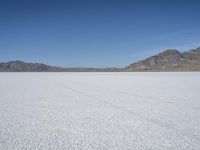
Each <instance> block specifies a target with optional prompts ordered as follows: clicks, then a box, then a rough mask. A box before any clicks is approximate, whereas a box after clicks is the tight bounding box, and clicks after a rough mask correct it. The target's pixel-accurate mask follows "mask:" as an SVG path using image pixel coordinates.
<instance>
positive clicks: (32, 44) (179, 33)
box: [0, 0, 200, 67]
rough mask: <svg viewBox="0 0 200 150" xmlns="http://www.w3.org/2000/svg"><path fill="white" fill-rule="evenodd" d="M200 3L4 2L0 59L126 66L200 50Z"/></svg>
mask: <svg viewBox="0 0 200 150" xmlns="http://www.w3.org/2000/svg"><path fill="white" fill-rule="evenodd" d="M199 7H200V1H198V0H196V1H195V0H187V1H184V0H151V1H150V0H137V1H135V0H0V61H1V62H2V61H8V60H24V61H28V62H42V63H46V64H50V65H55V66H63V67H80V66H85V67H112V66H114V67H123V66H127V65H128V64H130V63H132V62H135V61H137V60H140V59H143V58H146V57H147V56H150V55H154V54H156V53H158V52H160V51H162V50H165V49H169V48H177V49H179V50H181V51H185V50H187V49H191V48H196V47H200V10H199Z"/></svg>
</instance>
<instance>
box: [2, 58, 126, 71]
mask: <svg viewBox="0 0 200 150" xmlns="http://www.w3.org/2000/svg"><path fill="white" fill-rule="evenodd" d="M122 70H123V69H121V68H84V67H80V68H62V67H54V66H49V65H45V64H41V63H27V62H23V61H20V60H16V61H9V62H4V63H0V72H112V71H122Z"/></svg>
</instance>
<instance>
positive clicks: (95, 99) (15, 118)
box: [0, 72, 200, 150]
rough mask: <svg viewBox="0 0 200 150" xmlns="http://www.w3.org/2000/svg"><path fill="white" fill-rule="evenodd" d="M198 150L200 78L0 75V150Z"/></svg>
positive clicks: (193, 75) (174, 75) (197, 75)
mask: <svg viewBox="0 0 200 150" xmlns="http://www.w3.org/2000/svg"><path fill="white" fill-rule="evenodd" d="M38 149H41V150H49V149H50V150H57V149H58V150H61V149H63V150H67V149H74V150H79V149H84V150H100V149H101V150H106V149H109V150H110V149H117V150H122V149H123V150H127V149H131V150H137V149H138V150H141V149H144V150H146V149H148V150H165V149H169V150H199V149H200V73H195V72H193V73H0V150H38Z"/></svg>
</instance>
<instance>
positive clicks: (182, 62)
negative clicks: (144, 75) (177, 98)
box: [126, 48, 200, 71]
mask: <svg viewBox="0 0 200 150" xmlns="http://www.w3.org/2000/svg"><path fill="white" fill-rule="evenodd" d="M126 69H127V70H128V71H200V48H197V49H192V50H189V51H187V52H183V53H181V52H179V51H178V50H176V49H169V50H166V51H164V52H162V53H159V54H158V55H155V56H152V57H149V58H147V59H144V60H141V61H139V62H136V63H133V64H131V65H129V66H128V67H126Z"/></svg>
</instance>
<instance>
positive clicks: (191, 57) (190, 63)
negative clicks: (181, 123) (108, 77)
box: [0, 47, 200, 72]
mask: <svg viewBox="0 0 200 150" xmlns="http://www.w3.org/2000/svg"><path fill="white" fill-rule="evenodd" d="M122 71H124V72H125V71H126V72H127V71H128V72H131V71H200V47H199V48H197V49H192V50H189V51H187V52H183V53H182V52H179V51H178V50H176V49H169V50H166V51H164V52H162V53H159V54H158V55H155V56H152V57H149V58H147V59H144V60H141V61H138V62H136V63H133V64H131V65H129V66H127V67H124V68H114V67H113V68H87V67H80V68H62V67H54V66H49V65H45V64H41V63H27V62H23V61H19V60H17V61H9V62H4V63H0V72H122Z"/></svg>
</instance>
